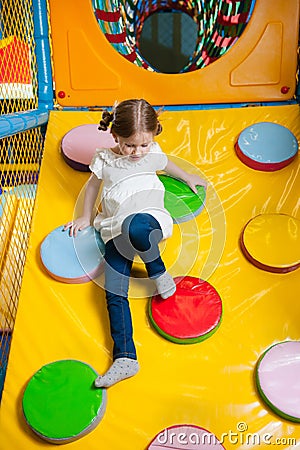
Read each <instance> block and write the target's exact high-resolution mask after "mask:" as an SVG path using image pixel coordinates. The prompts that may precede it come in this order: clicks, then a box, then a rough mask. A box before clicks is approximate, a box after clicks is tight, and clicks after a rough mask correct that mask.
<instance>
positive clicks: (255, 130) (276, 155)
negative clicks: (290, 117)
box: [235, 122, 298, 172]
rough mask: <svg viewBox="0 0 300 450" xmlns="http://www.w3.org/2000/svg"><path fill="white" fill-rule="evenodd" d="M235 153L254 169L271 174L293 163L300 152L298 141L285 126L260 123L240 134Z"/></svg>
mask: <svg viewBox="0 0 300 450" xmlns="http://www.w3.org/2000/svg"><path fill="white" fill-rule="evenodd" d="M235 151H236V153H237V155H238V157H239V158H240V160H241V161H242V162H243V163H244V164H246V165H247V166H249V167H251V168H252V169H256V170H263V171H267V172H271V171H274V170H279V169H282V168H283V167H285V166H287V165H288V164H290V163H291V162H292V160H293V159H294V158H295V156H296V155H297V152H298V141H297V139H296V137H295V136H294V135H293V133H292V132H291V131H290V130H289V129H287V128H286V127H284V126H283V125H279V124H277V123H272V122H260V123H256V124H254V125H251V126H250V127H247V128H245V129H244V130H243V131H242V132H241V133H240V135H239V137H238V139H237V141H236V143H235Z"/></svg>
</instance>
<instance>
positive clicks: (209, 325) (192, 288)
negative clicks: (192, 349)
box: [149, 276, 222, 344]
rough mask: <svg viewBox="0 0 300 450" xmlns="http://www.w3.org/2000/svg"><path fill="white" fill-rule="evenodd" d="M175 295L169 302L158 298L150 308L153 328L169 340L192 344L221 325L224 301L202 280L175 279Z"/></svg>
mask: <svg viewBox="0 0 300 450" xmlns="http://www.w3.org/2000/svg"><path fill="white" fill-rule="evenodd" d="M174 281H175V283H176V292H175V294H174V295H172V296H171V297H169V298H167V299H166V300H164V299H162V297H161V296H160V295H155V296H154V297H152V300H151V301H150V304H149V316H150V320H151V323H152V325H153V326H154V328H155V329H156V330H157V331H158V333H159V334H161V335H162V336H163V337H165V338H166V339H168V340H170V341H173V342H176V343H178V344H193V343H195V342H201V341H203V340H204V339H206V338H208V337H210V336H211V335H212V334H213V333H214V332H215V331H216V330H217V328H218V326H219V325H220V321H221V317H222V301H221V298H220V296H219V294H218V293H217V291H216V290H215V288H214V287H213V286H211V285H210V284H209V283H208V282H207V281H203V280H201V279H199V278H194V277H189V276H186V277H184V276H182V277H176V278H174Z"/></svg>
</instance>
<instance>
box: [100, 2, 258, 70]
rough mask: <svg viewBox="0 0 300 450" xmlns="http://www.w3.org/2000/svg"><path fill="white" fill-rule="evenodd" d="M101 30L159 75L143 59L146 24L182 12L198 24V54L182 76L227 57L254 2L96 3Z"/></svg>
mask: <svg viewBox="0 0 300 450" xmlns="http://www.w3.org/2000/svg"><path fill="white" fill-rule="evenodd" d="M92 4H93V9H94V13H95V16H96V18H97V21H98V23H99V26H100V28H101V30H102V31H103V33H104V34H105V36H106V38H107V40H108V41H109V42H110V43H111V45H112V46H113V47H114V48H115V49H116V50H117V51H118V52H119V53H120V54H121V55H122V56H124V57H125V58H126V59H127V60H129V61H131V62H133V63H134V64H136V65H137V66H140V67H143V68H144V69H147V70H151V71H156V72H157V71H158V70H157V69H156V68H155V67H153V65H151V64H150V63H149V62H148V61H146V59H145V58H144V57H143V55H142V53H141V51H140V45H139V44H140V36H141V32H142V29H143V25H144V22H145V20H146V19H147V18H148V17H150V16H151V15H152V14H154V13H156V12H166V13H167V12H180V13H185V14H187V15H189V16H190V17H192V19H193V20H194V21H195V22H196V23H197V26H198V31H197V39H196V42H195V49H194V51H193V50H192V49H191V55H192V56H190V58H189V61H188V62H187V64H186V65H185V66H184V67H183V69H182V70H181V71H180V72H190V71H192V70H197V69H201V68H202V67H205V66H208V65H209V64H210V63H212V62H213V61H215V60H216V59H218V58H220V57H221V56H222V55H224V54H225V53H226V52H227V51H228V50H229V49H230V48H231V47H232V46H233V45H234V44H235V43H236V41H237V40H238V39H239V37H240V36H241V35H242V33H243V31H244V29H245V27H246V25H247V23H248V22H249V20H250V17H251V14H252V10H253V7H254V4H255V1H254V0H240V1H235V0H221V1H219V2H215V1H213V0H179V1H177V0H129V1H126V2H125V1H124V0H92Z"/></svg>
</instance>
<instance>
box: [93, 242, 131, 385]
mask: <svg viewBox="0 0 300 450" xmlns="http://www.w3.org/2000/svg"><path fill="white" fill-rule="evenodd" d="M118 238H119V239H118ZM117 247H120V249H121V252H119V251H118V249H117ZM126 247H128V245H127V244H126V242H125V243H123V242H122V236H119V237H117V238H116V239H114V240H110V241H109V242H107V244H106V246H105V291H106V300H107V309H108V313H109V319H110V331H111V336H112V339H113V342H114V348H113V359H114V362H113V364H112V366H111V367H110V369H109V370H108V371H107V372H106V373H105V374H104V375H103V376H102V377H98V378H97V379H96V381H95V385H96V386H97V387H109V386H111V385H113V384H115V383H117V382H118V381H121V380H123V379H125V378H128V377H131V376H133V375H135V374H136V373H137V371H138V369H139V365H138V362H137V360H136V350H135V345H134V342H133V337H132V334H133V330H132V320H131V313H130V308H129V303H128V286H129V277H130V270H131V266H132V259H133V258H132V256H133V255H132V252H131V250H130V249H129V248H126ZM128 252H129V253H128ZM126 256H127V257H126Z"/></svg>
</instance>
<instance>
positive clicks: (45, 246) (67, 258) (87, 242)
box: [40, 226, 104, 283]
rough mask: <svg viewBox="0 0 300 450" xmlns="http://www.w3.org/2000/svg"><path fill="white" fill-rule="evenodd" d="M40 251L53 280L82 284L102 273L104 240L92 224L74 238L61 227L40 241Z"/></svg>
mask: <svg viewBox="0 0 300 450" xmlns="http://www.w3.org/2000/svg"><path fill="white" fill-rule="evenodd" d="M40 254H41V260H42V263H43V265H44V267H45V269H46V271H47V272H48V273H49V274H50V275H51V276H52V277H53V278H55V279H56V280H58V281H63V282H65V283H85V282H86V281H90V280H91V279H93V278H95V277H96V276H98V275H99V273H100V272H101V268H102V266H103V260H104V258H103V255H104V243H103V241H102V239H101V237H100V234H99V232H98V231H96V230H95V228H93V227H88V228H85V229H84V230H82V231H79V232H78V233H77V236H76V237H73V236H70V234H69V230H66V231H64V228H63V226H60V227H58V228H56V229H55V230H53V231H52V232H51V233H49V234H48V236H46V238H45V239H44V240H43V242H42V244H41V248H40Z"/></svg>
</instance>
